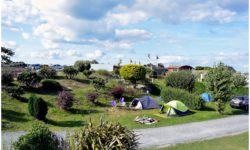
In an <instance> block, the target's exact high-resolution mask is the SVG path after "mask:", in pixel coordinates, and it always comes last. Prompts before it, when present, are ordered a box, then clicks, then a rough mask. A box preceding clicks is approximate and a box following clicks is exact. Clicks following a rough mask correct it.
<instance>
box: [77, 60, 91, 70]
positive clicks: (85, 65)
mask: <svg viewBox="0 0 250 150" xmlns="http://www.w3.org/2000/svg"><path fill="white" fill-rule="evenodd" d="M74 67H75V68H76V69H77V70H78V71H79V72H83V71H85V70H89V69H90V68H91V65H90V62H89V61H84V60H78V61H76V62H75V64H74Z"/></svg>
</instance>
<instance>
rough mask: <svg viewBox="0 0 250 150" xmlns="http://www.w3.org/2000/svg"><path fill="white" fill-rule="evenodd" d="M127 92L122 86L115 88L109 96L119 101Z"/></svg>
mask: <svg viewBox="0 0 250 150" xmlns="http://www.w3.org/2000/svg"><path fill="white" fill-rule="evenodd" d="M124 92H125V90H124V88H123V87H121V86H117V87H114V88H113V89H111V91H110V92H109V95H111V96H113V97H114V98H115V99H119V98H121V97H122V95H123V93H124Z"/></svg>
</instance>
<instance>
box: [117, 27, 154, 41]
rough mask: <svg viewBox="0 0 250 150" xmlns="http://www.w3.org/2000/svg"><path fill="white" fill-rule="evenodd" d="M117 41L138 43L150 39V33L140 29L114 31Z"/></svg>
mask: <svg viewBox="0 0 250 150" xmlns="http://www.w3.org/2000/svg"><path fill="white" fill-rule="evenodd" d="M115 35H116V37H117V39H119V40H124V41H140V40H146V39H149V38H150V33H149V32H147V31H146V30H142V29H123V30H118V29H117V30H115Z"/></svg>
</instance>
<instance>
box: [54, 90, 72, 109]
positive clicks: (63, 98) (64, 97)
mask: <svg viewBox="0 0 250 150" xmlns="http://www.w3.org/2000/svg"><path fill="white" fill-rule="evenodd" d="M73 102H74V97H73V96H72V95H71V94H70V92H68V91H61V92H59V93H58V96H57V105H58V106H59V107H60V109H63V110H69V109H70V108H71V107H72V106H73Z"/></svg>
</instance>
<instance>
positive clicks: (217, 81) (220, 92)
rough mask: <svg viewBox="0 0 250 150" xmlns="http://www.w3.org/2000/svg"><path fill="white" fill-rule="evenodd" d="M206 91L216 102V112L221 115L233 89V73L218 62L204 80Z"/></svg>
mask: <svg viewBox="0 0 250 150" xmlns="http://www.w3.org/2000/svg"><path fill="white" fill-rule="evenodd" d="M205 81H206V84H207V88H208V90H209V91H210V92H211V93H212V95H213V97H214V101H215V102H217V111H218V112H219V113H223V112H224V109H225V104H226V102H227V101H228V100H229V99H230V97H231V94H232V88H233V86H234V85H233V73H232V71H231V70H230V69H229V68H228V66H226V65H225V64H224V63H222V62H220V63H219V64H218V65H217V66H215V67H214V68H213V69H211V70H210V71H209V72H208V74H207V77H206V79H205Z"/></svg>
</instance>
